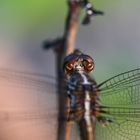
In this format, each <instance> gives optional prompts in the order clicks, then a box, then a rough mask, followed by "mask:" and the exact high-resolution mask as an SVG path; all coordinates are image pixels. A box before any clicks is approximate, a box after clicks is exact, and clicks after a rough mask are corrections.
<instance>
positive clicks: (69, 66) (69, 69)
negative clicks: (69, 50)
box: [66, 63, 74, 71]
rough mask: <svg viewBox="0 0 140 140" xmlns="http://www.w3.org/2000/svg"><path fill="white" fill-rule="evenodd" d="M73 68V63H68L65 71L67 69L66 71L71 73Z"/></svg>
mask: <svg viewBox="0 0 140 140" xmlns="http://www.w3.org/2000/svg"><path fill="white" fill-rule="evenodd" d="M73 67H74V64H73V63H68V64H67V65H66V69H67V70H68V71H71V70H72V69H73Z"/></svg>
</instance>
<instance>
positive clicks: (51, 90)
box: [0, 55, 140, 140]
mask: <svg viewBox="0 0 140 140" xmlns="http://www.w3.org/2000/svg"><path fill="white" fill-rule="evenodd" d="M85 56H86V57H85V59H87V57H88V56H87V55H85ZM69 59H71V58H69ZM69 59H68V60H69ZM72 59H73V58H72ZM74 59H75V58H74ZM87 60H89V61H88V62H91V61H90V57H89V59H87ZM66 64H67V63H66ZM78 64H80V62H78ZM85 64H87V63H86V62H85ZM80 65H81V64H80ZM67 66H68V67H67V69H68V70H71V66H73V65H71V63H70V65H67ZM78 66H79V65H78ZM75 67H76V65H75ZM77 69H78V70H79V68H77ZM92 69H93V67H92V65H89V67H88V69H87V71H88V70H92ZM68 72H70V73H71V71H68ZM67 79H71V78H70V76H68V78H67ZM72 79H75V78H72ZM89 79H91V81H94V79H93V78H91V77H89ZM55 81H56V78H54V77H51V76H49V75H45V74H38V73H32V72H25V71H23V72H21V71H16V70H11V69H4V68H0V92H1V98H0V123H1V126H2V127H1V128H0V137H1V139H3V140H19V139H20V140H22V139H23V140H25V139H26V140H29V139H34V140H45V139H47V138H49V139H52V140H56V139H57V136H56V133H57V124H58V119H57V116H58V104H57V103H58V102H57V98H58V96H59V95H58V94H57V88H56V87H57V83H56V82H55ZM71 81H73V80H66V83H67V85H68V88H66V86H64V90H65V91H66V94H68V95H69V93H70V92H69V90H72V89H73V90H75V89H74V88H73V87H75V85H74V84H73V83H74V81H73V82H71ZM91 83H92V82H91ZM91 86H92V88H93V89H94V93H97V94H95V95H96V96H94V103H93V107H92V109H93V118H94V122H93V123H91V124H92V125H94V127H95V132H94V133H95V140H139V139H140V133H139V131H140V68H137V69H133V70H130V71H127V72H124V73H121V74H118V75H116V76H114V77H111V78H109V79H107V80H105V81H104V82H101V83H99V84H96V82H95V81H94V84H92V85H91ZM76 87H79V85H76ZM80 88H81V87H80ZM68 89H69V90H68ZM87 89H88V88H87ZM69 96H71V95H69ZM95 97H96V98H95ZM70 98H71V97H70ZM72 105H74V104H73V103H71V104H70V108H72ZM78 109H79V108H78ZM70 112H71V110H70ZM76 115H77V114H76ZM79 116H80V115H79ZM69 119H70V120H71V119H72V120H74V121H75V114H71V113H70V114H69V117H68V120H69ZM52 132H53V133H52ZM71 139H74V138H71Z"/></svg>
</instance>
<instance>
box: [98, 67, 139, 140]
mask: <svg viewBox="0 0 140 140" xmlns="http://www.w3.org/2000/svg"><path fill="white" fill-rule="evenodd" d="M98 88H99V91H100V102H101V105H102V106H101V110H102V112H103V114H102V115H103V116H105V117H107V118H110V119H112V121H113V122H112V123H110V124H109V125H108V126H106V127H105V128H104V127H102V125H101V124H100V123H97V140H139V139H140V133H139V132H140V68H138V69H135V70H131V71H128V72H125V73H122V74H119V75H117V76H114V77H112V78H110V79H108V80H106V81H105V82H103V83H101V84H100V85H99V86H98Z"/></svg>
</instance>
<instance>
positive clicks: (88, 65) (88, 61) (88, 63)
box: [63, 50, 94, 75]
mask: <svg viewBox="0 0 140 140" xmlns="http://www.w3.org/2000/svg"><path fill="white" fill-rule="evenodd" d="M93 69H94V61H93V59H92V58H91V57H90V56H89V55H86V54H83V53H82V52H80V51H79V50H76V51H74V52H73V53H72V54H70V55H68V56H66V57H65V59H64V64H63V70H64V72H65V74H66V75H71V74H72V73H74V72H79V73H84V72H85V73H89V72H91V71H92V70H93Z"/></svg>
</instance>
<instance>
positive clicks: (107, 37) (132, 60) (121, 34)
mask: <svg viewBox="0 0 140 140" xmlns="http://www.w3.org/2000/svg"><path fill="white" fill-rule="evenodd" d="M92 2H93V3H94V7H95V8H96V9H99V10H102V11H104V12H105V15H104V16H98V17H93V18H92V23H91V24H90V25H88V26H82V25H80V26H79V31H78V35H77V41H76V46H75V48H79V49H81V50H82V51H83V52H84V53H87V54H89V55H91V56H92V57H93V58H94V60H95V70H94V72H93V75H94V77H95V78H96V80H97V81H98V82H99V83H100V82H101V81H103V80H105V79H107V78H109V77H111V76H113V75H115V74H118V73H121V72H124V71H127V70H131V69H134V68H138V67H139V66H140V62H139V59H140V55H139V53H140V46H139V44H140V18H139V12H140V1H139V0H133V1H132V0H117V1H115V0H105V1H102V0H94V1H92ZM66 15H67V5H66V0H61V1H56V0H51V1H49V0H47V1H46V0H38V1H37V0H36V1H34V0H24V1H23V0H22V1H19V0H0V68H8V69H14V70H15V69H16V70H22V71H30V72H36V73H43V74H49V75H53V76H55V71H56V69H55V54H54V52H53V50H48V51H44V50H43V49H42V43H43V41H44V40H46V39H53V38H56V37H59V36H61V35H63V31H64V22H65V17H66ZM83 16H84V11H83V12H82V14H81V21H82V18H83ZM7 87H8V86H7ZM7 87H5V88H6V89H7ZM4 90H5V89H1V99H0V101H1V106H0V108H1V110H7V111H8V110H9V108H10V109H11V110H12V109H15V107H17V106H21V108H24V109H25V110H27V109H28V106H27V105H26V106H24V105H25V102H23V97H22V96H17V95H13V94H12V95H11V93H10V91H11V89H9V92H6V91H5V92H4ZM20 92H21V91H20ZM24 92H25V91H23V92H21V93H23V94H24ZM5 93H6V94H5ZM13 93H15V92H14V90H13ZM30 93H31V92H30ZM9 95H10V96H9ZM11 96H13V98H9V97H11ZM39 97H40V96H39ZM26 98H28V96H27V97H26ZM30 98H32V99H34V98H35V97H34V92H33V94H30ZM41 98H42V97H40V100H41V101H40V102H42V99H41ZM43 98H44V97H43ZM17 100H18V101H17ZM24 101H25V100H24ZM34 101H35V99H34V100H33V101H32V102H31V101H30V100H29V101H26V102H27V104H28V103H31V104H32V106H37V104H36V103H37V101H35V103H34ZM43 102H45V101H44V100H43ZM53 102H54V104H55V101H52V103H53ZM19 104H20V105H19ZM44 105H45V104H44ZM11 106H12V107H13V108H12V107H11ZM48 106H51V104H49V103H48ZM21 108H19V109H20V110H21ZM13 125H14V126H13ZM13 125H12V124H11V125H10V126H9V125H8V124H3V127H2V128H1V129H2V130H1V132H0V133H1V140H12V139H14V140H16V139H20V140H22V139H24V140H25V139H27V140H28V139H31V134H29V131H28V132H26V133H25V135H26V134H28V135H26V136H25V135H24V133H22V132H23V131H21V132H20V133H19V132H17V130H16V129H18V131H19V129H21V130H23V128H24V129H25V127H26V126H23V125H19V124H17V125H18V126H15V124H13ZM30 126H32V125H30ZM33 128H34V130H33V131H31V132H30V133H32V134H33V133H34V134H35V135H34V137H33V138H34V140H35V138H36V139H37V140H44V139H46V138H45V136H46V133H45V132H46V128H45V125H44V126H43V127H42V126H38V125H36V127H33ZM54 128H55V127H54ZM9 130H15V131H14V132H13V131H12V132H11V133H10V134H9V136H6V135H7V133H8V132H9ZM52 130H53V128H52ZM39 131H40V133H35V132H39ZM16 132H17V133H16ZM36 135H37V136H36ZM21 137H22V138H21ZM52 139H53V138H52Z"/></svg>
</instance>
